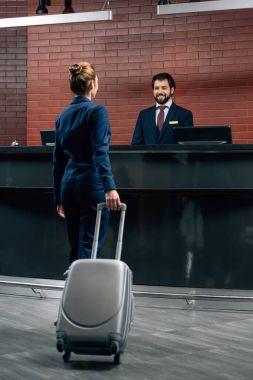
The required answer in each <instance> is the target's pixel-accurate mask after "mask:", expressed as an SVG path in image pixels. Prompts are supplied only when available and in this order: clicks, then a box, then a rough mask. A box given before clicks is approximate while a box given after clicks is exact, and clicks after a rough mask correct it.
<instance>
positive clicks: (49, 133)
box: [40, 129, 55, 146]
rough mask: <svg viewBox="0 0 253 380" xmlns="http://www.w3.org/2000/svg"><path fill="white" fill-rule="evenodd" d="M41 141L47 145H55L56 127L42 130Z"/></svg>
mask: <svg viewBox="0 0 253 380" xmlns="http://www.w3.org/2000/svg"><path fill="white" fill-rule="evenodd" d="M40 136H41V143H42V145H46V146H54V145H55V130H54V129H43V130H41V131H40Z"/></svg>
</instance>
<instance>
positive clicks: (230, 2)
mask: <svg viewBox="0 0 253 380" xmlns="http://www.w3.org/2000/svg"><path fill="white" fill-rule="evenodd" d="M249 8H253V0H215V1H200V2H191V3H178V4H168V5H158V6H157V14H158V15H168V14H177V13H192V12H194V13H199V12H213V11H232V10H243V9H249Z"/></svg>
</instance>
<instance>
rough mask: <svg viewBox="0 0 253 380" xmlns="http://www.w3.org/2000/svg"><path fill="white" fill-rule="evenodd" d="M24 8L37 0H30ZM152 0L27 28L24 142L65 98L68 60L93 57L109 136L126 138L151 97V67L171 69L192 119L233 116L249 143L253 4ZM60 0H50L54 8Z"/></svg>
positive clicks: (50, 120) (228, 120)
mask: <svg viewBox="0 0 253 380" xmlns="http://www.w3.org/2000/svg"><path fill="white" fill-rule="evenodd" d="M28 2H29V14H30V15H31V14H34V13H35V8H36V6H37V3H36V2H34V0H28ZM103 2H104V1H103V0H95V1H92V2H91V1H89V0H83V1H81V0H73V8H74V9H75V11H76V12H77V11H94V10H100V9H101V8H102V5H103ZM157 2H158V1H157V0H155V1H154V0H129V1H127V0H121V1H117V0H110V9H112V10H113V14H114V18H113V21H112V22H110V21H109V22H97V23H79V24H66V25H55V26H43V27H42V26H40V27H30V28H29V29H28V63H27V69H28V82H27V83H28V101H27V111H28V120H27V123H28V124H27V132H28V144H29V145H37V144H40V136H39V130H40V129H42V128H54V119H55V115H56V114H57V113H58V112H59V111H60V110H61V109H62V108H63V107H64V106H66V105H67V104H68V102H69V100H70V98H71V93H70V92H69V89H68V82H67V75H68V74H67V67H68V65H69V64H70V63H73V62H78V61H82V60H88V61H90V62H92V63H94V64H95V66H96V69H97V72H98V75H99V80H100V88H99V92H98V96H97V101H98V102H101V103H104V104H106V105H107V107H108V109H109V112H110V120H111V127H112V134H113V137H112V143H113V144H128V143H129V142H130V140H131V136H132V133H133V129H134V125H135V121H136V118H137V115H138V113H139V111H140V110H141V109H142V108H144V107H147V106H149V105H151V104H153V99H152V94H151V86H150V81H151V77H152V75H153V74H155V73H157V72H160V71H165V70H166V71H168V72H170V73H171V74H172V75H173V76H174V78H175V80H176V83H177V90H176V93H175V102H177V103H178V104H180V105H182V106H184V107H187V108H189V109H191V110H192V111H193V113H194V119H195V124H196V125H200V124H201V125H203V124H205V125H212V124H230V125H232V127H233V137H234V142H235V143H253V75H252V74H253V22H252V20H253V10H247V11H241V12H238V11H231V12H222V13H217V12H216V13H202V14H188V15H185V14H184V15H177V16H174V15H173V16H164V17H161V16H157V15H156V4H157ZM62 9H63V0H52V5H51V7H48V10H49V13H50V14H53V13H59V12H61V11H62Z"/></svg>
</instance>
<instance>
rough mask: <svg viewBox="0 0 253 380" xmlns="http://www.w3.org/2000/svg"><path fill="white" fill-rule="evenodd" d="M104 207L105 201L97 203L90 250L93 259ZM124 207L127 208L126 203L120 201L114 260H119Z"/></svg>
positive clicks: (95, 253) (124, 213) (96, 248)
mask: <svg viewBox="0 0 253 380" xmlns="http://www.w3.org/2000/svg"><path fill="white" fill-rule="evenodd" d="M105 207H106V203H99V204H98V205H97V217H96V224H95V232H94V239H93V244H92V251H91V258H92V259H95V258H96V257H97V250H98V237H99V231H100V222H101V215H102V210H103V209H104V208H105ZM126 209H127V206H126V204H125V203H121V206H120V221H119V231H118V239H117V246H116V253H115V259H116V260H120V259H121V251H122V241H123V232H124V224H125V216H126Z"/></svg>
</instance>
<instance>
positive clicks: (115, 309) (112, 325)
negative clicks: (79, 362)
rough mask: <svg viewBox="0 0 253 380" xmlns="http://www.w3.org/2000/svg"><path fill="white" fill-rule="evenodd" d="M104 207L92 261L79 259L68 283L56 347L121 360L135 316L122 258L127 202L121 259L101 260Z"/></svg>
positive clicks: (129, 280) (118, 250)
mask: <svg viewBox="0 0 253 380" xmlns="http://www.w3.org/2000/svg"><path fill="white" fill-rule="evenodd" d="M104 207H105V204H99V205H98V212H97V220H96V227H95V235H94V241H93V248H92V256H91V259H79V260H76V261H74V262H73V263H72V264H71V266H70V268H69V273H68V277H67V279H66V282H65V286H64V290H63V294H62V299H61V304H60V308H59V313H58V319H57V323H56V340H57V341H56V347H57V350H58V351H60V352H65V354H64V355H63V360H64V361H65V362H67V361H68V360H69V358H70V355H71V352H74V353H76V354H88V355H115V356H114V361H115V363H117V364H118V363H119V357H120V354H121V353H123V352H124V348H125V345H126V338H127V334H128V332H129V329H130V325H131V322H132V319H133V309H134V301H133V293H132V286H133V281H132V272H131V270H130V269H129V267H128V266H127V264H126V263H124V262H122V261H120V257H121V248H122V236H123V227H124V217H125V211H126V205H125V204H122V209H121V216H120V224H119V233H118V241H117V248H116V255H115V257H116V260H113V259H96V253H97V242H98V233H99V227H100V219H101V212H102V209H103V208H104Z"/></svg>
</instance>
